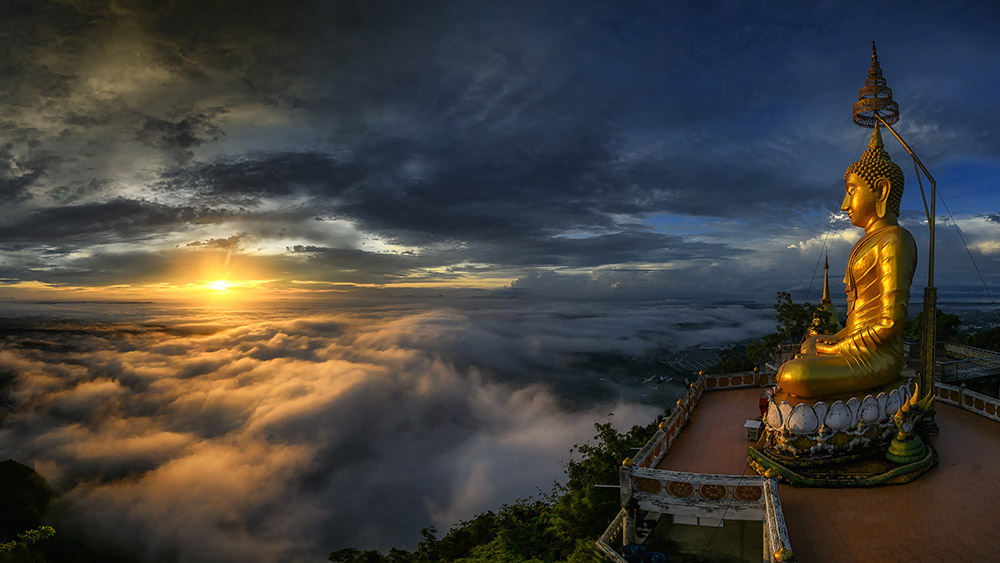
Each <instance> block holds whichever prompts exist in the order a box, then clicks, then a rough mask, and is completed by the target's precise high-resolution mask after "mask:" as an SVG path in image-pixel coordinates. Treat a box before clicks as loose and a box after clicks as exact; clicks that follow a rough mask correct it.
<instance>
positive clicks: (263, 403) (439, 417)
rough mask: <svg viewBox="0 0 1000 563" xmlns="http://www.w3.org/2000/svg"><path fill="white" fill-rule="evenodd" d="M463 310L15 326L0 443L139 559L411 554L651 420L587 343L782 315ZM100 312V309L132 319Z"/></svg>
mask: <svg viewBox="0 0 1000 563" xmlns="http://www.w3.org/2000/svg"><path fill="white" fill-rule="evenodd" d="M28 305H30V307H31V309H30V310H31V311H33V314H34V315H37V314H38V307H39V306H38V305H37V304H28ZM469 305H470V307H469V308H468V309H463V308H455V307H447V308H437V307H427V306H423V305H418V304H417V303H415V302H412V301H411V302H407V303H406V304H403V305H400V304H391V303H388V302H378V303H373V304H371V305H369V306H361V307H357V308H348V307H344V306H343V305H342V304H338V305H336V307H337V309H338V312H337V313H336V314H314V315H305V316H299V315H295V314H289V313H288V312H283V313H280V314H276V312H277V311H276V309H275V308H274V307H267V308H265V309H259V310H258V309H254V310H247V311H245V312H244V313H238V314H236V316H235V317H233V316H231V315H226V317H228V318H226V317H223V318H220V319H212V318H203V317H202V314H201V313H198V314H197V315H188V314H187V313H185V312H183V311H178V310H177V309H176V308H174V307H171V308H163V309H157V308H154V309H153V310H150V311H140V313H142V314H141V315H140V317H142V318H148V316H149V315H152V316H153V317H155V318H156V319H157V323H156V324H151V323H150V322H149V321H140V322H139V323H138V324H135V325H131V324H122V323H121V322H110V323H108V322H105V323H101V324H97V325H90V324H87V323H82V322H65V321H64V322H60V323H54V322H49V321H45V322H27V321H23V320H22V321H17V320H8V321H6V322H5V323H4V325H3V327H2V330H3V331H4V340H3V347H2V348H0V360H2V363H3V365H4V366H5V368H7V369H8V370H10V371H11V373H12V374H14V380H13V381H12V383H11V384H10V386H9V388H7V389H6V390H5V391H6V393H7V397H6V398H7V400H9V401H10V402H11V404H13V405H15V408H14V410H13V411H9V412H6V414H5V415H4V417H5V418H4V425H3V426H2V427H0V453H2V454H3V455H4V456H13V457H15V458H16V459H19V460H21V461H22V462H25V463H29V464H32V465H34V467H35V468H36V469H37V470H38V471H40V472H41V473H42V474H43V475H44V476H45V477H46V478H47V479H49V480H50V481H51V482H52V483H53V485H54V486H56V487H57V488H58V489H59V490H60V491H62V493H63V497H62V500H61V502H60V506H61V507H62V512H61V513H62V514H63V518H64V520H63V521H60V522H58V523H57V526H60V525H64V526H74V527H75V526H83V528H84V529H85V530H86V532H87V534H88V535H90V537H92V538H105V539H110V540H112V541H114V542H115V543H117V544H119V545H122V546H124V547H126V548H128V549H129V550H132V551H133V552H134V553H136V554H137V555H138V556H139V557H141V558H143V559H144V560H150V561H156V560H162V559H163V558H164V557H167V556H168V554H173V557H176V558H178V559H180V560H184V561H245V560H248V559H252V560H265V561H306V560H315V559H317V558H322V556H323V555H325V553H327V552H328V551H330V550H333V549H336V548H338V547H343V546H357V547H379V548H386V547H388V546H390V545H398V546H408V547H412V546H413V545H414V544H415V542H417V541H418V540H419V534H418V530H419V529H421V528H423V527H426V526H428V525H435V526H437V527H438V528H439V529H446V528H448V527H449V526H451V525H452V524H454V523H456V522H458V521H459V520H461V519H467V518H469V517H471V516H472V515H474V514H476V513H477V512H480V511H483V510H487V509H491V508H495V507H496V506H498V505H499V504H500V503H503V502H509V501H512V500H513V499H515V498H518V497H523V496H526V495H530V494H534V493H536V492H537V491H538V490H539V489H543V490H544V489H546V488H547V487H549V485H550V484H551V482H552V481H553V480H554V479H556V478H558V476H559V475H560V474H561V465H562V463H563V460H565V459H566V457H567V455H568V448H569V447H570V445H571V444H573V443H579V442H581V441H583V440H585V439H587V438H588V437H589V436H590V435H591V432H592V424H593V422H595V421H602V420H605V419H606V417H607V413H608V412H609V410H613V411H614V412H615V417H614V420H615V422H616V424H617V425H628V424H630V423H632V422H633V421H635V422H640V421H641V422H645V421H647V420H649V419H650V418H651V417H652V416H653V414H654V412H655V410H656V409H655V407H653V406H651V405H640V404H636V403H635V402H634V400H636V399H639V398H640V394H641V393H642V392H646V391H650V390H649V389H643V388H641V387H639V382H640V381H641V378H639V379H638V380H635V381H633V379H636V378H635V377H634V376H635V374H634V373H632V372H631V371H630V372H629V376H625V377H624V379H621V380H615V378H613V377H611V375H610V374H608V373H605V372H603V371H600V372H595V371H593V369H591V368H588V367H586V362H585V361H584V360H585V359H586V358H588V357H589V355H591V354H606V355H610V356H615V357H619V356H620V357H621V360H622V361H623V362H627V361H628V358H629V357H631V356H633V355H642V354H645V353H647V352H648V351H649V350H651V349H655V348H657V347H668V348H669V349H671V350H677V349H679V348H682V347H686V346H689V345H693V344H698V343H706V342H712V343H718V342H720V341H725V340H729V339H732V338H736V339H742V338H745V337H746V335H747V334H748V333H758V332H765V331H767V330H768V329H769V328H771V325H772V324H773V320H771V319H770V318H769V317H770V316H771V315H770V313H769V311H767V310H750V309H746V308H743V307H710V308H707V309H699V308H697V307H690V306H676V305H665V304H662V303H659V304H657V305H655V306H652V307H647V306H640V307H632V306H626V307H615V308H613V309H609V308H605V307H602V306H597V305H593V304H590V305H577V306H572V307H566V306H563V307H560V306H552V305H543V304H540V303H534V304H521V305H517V304H511V303H509V302H503V303H502V304H501V305H500V306H499V307H494V306H492V305H491V304H489V303H486V302H484V301H483V300H481V299H480V300H476V302H475V303H469ZM111 307H112V309H113V310H108V305H106V304H105V305H102V306H101V309H100V310H101V311H104V312H102V313H98V316H99V318H101V319H108V320H113V319H120V318H122V317H124V316H129V315H131V314H134V312H131V311H130V310H128V309H129V306H122V305H117V306H111ZM298 312H299V313H301V312H302V310H301V309H299V310H298ZM601 365H602V366H603V365H605V364H601ZM630 365H631V364H630ZM630 377H631V379H630ZM600 378H605V379H606V380H602V379H600ZM583 390H585V391H583ZM671 392H673V391H671ZM654 395H656V396H657V397H658V393H654ZM358 507H364V510H363V511H360V512H359V511H358Z"/></svg>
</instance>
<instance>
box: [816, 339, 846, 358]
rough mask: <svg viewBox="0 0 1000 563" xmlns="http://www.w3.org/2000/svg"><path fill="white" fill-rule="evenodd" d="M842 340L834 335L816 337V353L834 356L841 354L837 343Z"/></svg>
mask: <svg viewBox="0 0 1000 563" xmlns="http://www.w3.org/2000/svg"><path fill="white" fill-rule="evenodd" d="M839 342H840V340H838V339H837V338H834V337H832V336H821V337H819V338H817V339H816V353H817V354H820V355H823V356H833V355H836V354H839V353H840V351H839V350H838V348H837V344H838V343H839Z"/></svg>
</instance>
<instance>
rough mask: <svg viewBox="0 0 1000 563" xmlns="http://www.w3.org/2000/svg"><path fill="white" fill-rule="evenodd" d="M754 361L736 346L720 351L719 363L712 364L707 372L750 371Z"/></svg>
mask: <svg viewBox="0 0 1000 563" xmlns="http://www.w3.org/2000/svg"><path fill="white" fill-rule="evenodd" d="M753 366H754V363H753V361H751V360H750V358H749V357H748V356H746V355H744V354H742V353H740V351H739V350H737V349H736V348H726V349H725V350H723V351H722V352H720V353H719V363H717V364H715V365H714V366H712V367H711V368H710V369H709V370H708V371H707V373H735V372H738V371H750V370H752V369H753Z"/></svg>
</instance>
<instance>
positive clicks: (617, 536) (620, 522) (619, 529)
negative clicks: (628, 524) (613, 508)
mask: <svg viewBox="0 0 1000 563" xmlns="http://www.w3.org/2000/svg"><path fill="white" fill-rule="evenodd" d="M625 516H626V512H625V509H624V508H623V509H621V510H619V511H618V515H617V516H615V519H614V520H612V521H611V525H609V526H608V529H606V530H604V533H603V534H601V537H599V538H597V549H599V550H601V553H603V554H604V555H606V556H607V557H608V559H611V560H612V561H614V562H615V563H626V561H625V558H624V557H622V556H621V554H620V553H618V551H617V550H615V548H613V547H611V546H612V545H615V544H621V543H623V542H622V541H621V539H622V537H623V534H624V533H625Z"/></svg>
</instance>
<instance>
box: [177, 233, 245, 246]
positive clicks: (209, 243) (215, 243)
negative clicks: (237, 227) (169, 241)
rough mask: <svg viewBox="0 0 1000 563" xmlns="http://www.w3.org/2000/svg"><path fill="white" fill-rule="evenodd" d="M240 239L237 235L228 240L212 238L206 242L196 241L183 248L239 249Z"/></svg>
mask: <svg viewBox="0 0 1000 563" xmlns="http://www.w3.org/2000/svg"><path fill="white" fill-rule="evenodd" d="M239 244H240V237H239V235H233V236H231V237H229V238H212V239H208V240H196V241H194V242H189V243H187V244H186V245H185V246H196V247H202V248H225V249H229V248H233V249H236V248H239Z"/></svg>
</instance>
